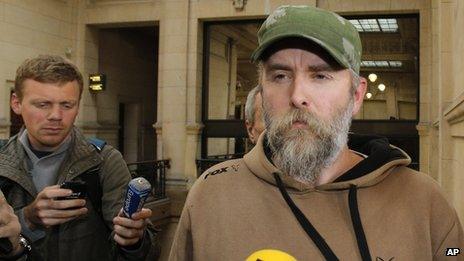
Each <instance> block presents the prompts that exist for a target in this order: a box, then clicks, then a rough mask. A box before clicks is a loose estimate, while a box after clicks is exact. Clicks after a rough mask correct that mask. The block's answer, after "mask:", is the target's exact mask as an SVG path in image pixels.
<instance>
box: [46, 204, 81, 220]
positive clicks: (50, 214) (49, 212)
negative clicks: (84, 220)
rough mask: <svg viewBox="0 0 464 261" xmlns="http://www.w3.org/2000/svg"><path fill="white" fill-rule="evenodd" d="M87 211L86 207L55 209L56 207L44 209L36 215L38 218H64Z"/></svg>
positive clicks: (73, 216)
mask: <svg viewBox="0 0 464 261" xmlns="http://www.w3.org/2000/svg"><path fill="white" fill-rule="evenodd" d="M87 212H88V209H87V208H84V207H83V208H78V209H68V210H56V209H46V210H42V211H40V212H39V213H37V215H38V216H39V218H40V219H42V220H44V219H49V218H53V219H65V218H76V217H78V216H82V215H84V214H86V213H87Z"/></svg>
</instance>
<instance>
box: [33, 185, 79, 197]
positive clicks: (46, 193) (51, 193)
mask: <svg viewBox="0 0 464 261" xmlns="http://www.w3.org/2000/svg"><path fill="white" fill-rule="evenodd" d="M71 194H72V190H70V189H60V188H59V187H58V188H53V189H44V190H43V191H42V192H41V193H39V195H38V198H47V199H53V198H58V197H67V196H70V195H71Z"/></svg>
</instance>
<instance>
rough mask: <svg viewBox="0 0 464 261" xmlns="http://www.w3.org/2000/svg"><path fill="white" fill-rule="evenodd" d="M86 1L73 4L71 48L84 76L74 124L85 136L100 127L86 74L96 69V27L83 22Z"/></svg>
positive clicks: (73, 58)
mask: <svg viewBox="0 0 464 261" xmlns="http://www.w3.org/2000/svg"><path fill="white" fill-rule="evenodd" d="M86 2H87V1H84V0H77V1H75V6H74V8H75V9H76V11H75V14H76V16H77V17H76V19H75V21H74V23H75V30H76V32H75V34H74V35H75V39H74V48H73V49H74V50H76V51H75V55H74V56H73V57H72V60H74V61H75V63H76V65H77V66H78V67H79V69H80V71H81V73H82V76H83V77H84V91H83V92H82V97H81V102H80V107H79V114H78V117H77V119H76V123H75V124H76V126H78V127H80V128H81V130H82V131H83V132H84V134H85V135H86V136H97V135H98V129H99V127H100V125H99V124H98V120H97V115H98V114H97V103H96V102H97V99H96V96H95V95H96V94H91V93H90V92H89V90H88V76H89V74H91V73H95V72H97V71H98V29H97V28H92V27H89V26H87V25H86V24H85V21H86V19H85V15H84V14H85V6H86Z"/></svg>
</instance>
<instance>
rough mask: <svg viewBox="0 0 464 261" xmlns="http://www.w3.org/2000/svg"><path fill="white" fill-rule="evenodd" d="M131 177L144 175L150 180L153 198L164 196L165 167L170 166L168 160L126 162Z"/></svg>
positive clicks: (157, 198)
mask: <svg viewBox="0 0 464 261" xmlns="http://www.w3.org/2000/svg"><path fill="white" fill-rule="evenodd" d="M127 167H128V168H129V171H130V173H131V175H132V178H136V177H144V178H145V179H147V180H148V182H150V184H151V187H152V194H153V197H154V199H155V200H159V199H163V198H166V169H169V168H170V167H171V165H170V162H169V160H149V161H140V162H134V163H128V164H127Z"/></svg>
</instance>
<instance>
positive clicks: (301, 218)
mask: <svg viewBox="0 0 464 261" xmlns="http://www.w3.org/2000/svg"><path fill="white" fill-rule="evenodd" d="M273 174H274V179H275V181H276V184H277V187H278V188H279V190H280V193H281V194H282V197H283V198H284V199H285V202H287V205H288V206H289V207H290V209H291V210H292V212H293V215H294V216H295V218H296V219H297V220H298V222H299V223H300V225H301V227H302V228H303V230H304V231H305V232H306V234H308V236H309V237H310V238H311V240H312V241H313V242H314V244H315V245H316V246H317V248H318V249H319V251H320V252H321V254H322V255H323V256H324V257H325V259H326V260H330V261H332V260H339V259H338V258H337V256H336V255H335V253H334V252H333V251H332V249H331V248H330V247H329V245H328V244H327V242H326V241H325V240H324V238H323V237H322V236H321V235H320V234H319V232H317V230H316V228H314V226H313V225H312V224H311V222H309V220H308V219H307V218H306V217H305V215H304V214H303V212H301V210H300V209H299V208H298V207H297V206H296V204H295V202H293V201H292V199H291V198H290V196H289V195H288V192H287V190H286V189H285V187H284V184H283V183H282V180H281V179H280V176H279V174H278V173H273ZM348 204H349V208H350V216H351V221H352V223H353V229H354V231H355V234H356V241H357V243H358V249H359V253H360V254H361V257H362V260H363V261H371V260H372V259H371V255H370V252H369V246H368V245H367V240H366V235H365V234H364V229H363V226H362V223H361V218H360V216H359V209H358V199H357V187H356V186H355V185H351V186H350V190H349V193H348Z"/></svg>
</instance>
